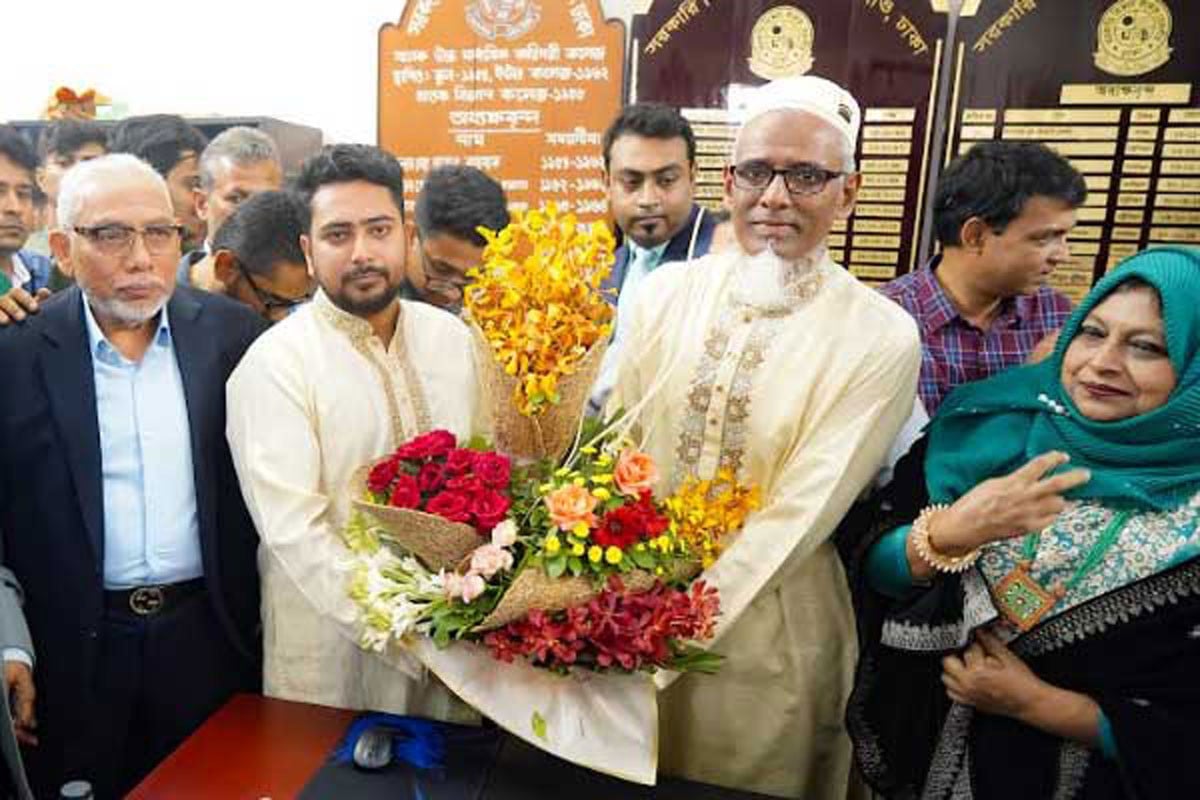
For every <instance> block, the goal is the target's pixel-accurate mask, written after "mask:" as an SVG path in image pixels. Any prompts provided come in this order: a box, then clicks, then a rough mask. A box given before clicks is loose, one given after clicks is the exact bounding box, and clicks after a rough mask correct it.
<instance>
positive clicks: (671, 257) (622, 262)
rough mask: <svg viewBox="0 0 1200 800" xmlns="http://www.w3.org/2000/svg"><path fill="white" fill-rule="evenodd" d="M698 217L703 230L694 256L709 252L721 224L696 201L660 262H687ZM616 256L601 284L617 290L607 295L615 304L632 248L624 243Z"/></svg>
mask: <svg viewBox="0 0 1200 800" xmlns="http://www.w3.org/2000/svg"><path fill="white" fill-rule="evenodd" d="M701 210H703V211H704V216H702V217H701V216H700V212H701ZM697 217H699V218H700V230H699V232H698V233H697V234H696V247H695V249H694V251H693V252H692V257H693V258H699V257H700V256H702V255H705V254H706V253H707V252H708V248H709V247H710V246H711V245H712V238H713V230H714V229H715V228H716V227H717V225H718V224H719V223H718V222H717V218H716V216H715V215H714V214H713V213H712V211H710V210H707V209H702V208H701V207H700V206H699V205H696V204H692V213H691V214H689V215H688V218H687V222H685V223H684V224H683V227H682V228H680V229H679V232H678V233H676V234H675V235H674V236H672V237H671V241H669V242H667V249H666V250H664V251H663V255H662V259H661V260H660V261H659V262H658V263H660V264H666V263H667V262H668V261H687V257H688V247H689V246H690V245H691V243H692V230H693V229H694V228H695V227H696V218H697ZM614 255H615V258H616V260H615V261H614V262H613V268H612V272H610V273H609V275H608V278H606V279H605V281H604V283H603V284H602V285H601V288H603V289H613V290H615V291H612V292H608V293H606V294H605V299H607V300H608V302H609V303H611V304H612V305H616V304H617V297H618V296H619V295H620V293H621V287H622V286H624V285H625V270H626V269H628V268H629V248H628V247H626V246H625V244H624V243H622V244H621V246H620V247H618V248H617V251H616V253H615V254H614Z"/></svg>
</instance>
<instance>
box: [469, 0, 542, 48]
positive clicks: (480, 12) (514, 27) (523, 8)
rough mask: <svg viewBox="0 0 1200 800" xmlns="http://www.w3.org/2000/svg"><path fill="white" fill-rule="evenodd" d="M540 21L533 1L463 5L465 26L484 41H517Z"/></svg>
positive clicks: (479, 0) (476, 1) (482, 1)
mask: <svg viewBox="0 0 1200 800" xmlns="http://www.w3.org/2000/svg"><path fill="white" fill-rule="evenodd" d="M541 18H542V12H541V9H540V8H538V6H537V4H536V3H534V2H533V0H473V2H471V3H470V4H468V5H467V24H468V25H470V26H471V30H473V31H475V32H476V33H478V34H479V35H480V36H482V37H483V38H484V39H487V40H488V41H495V40H497V39H519V38H521V37H522V36H524V35H525V34H527V33H529V32H530V31H531V30H533V28H534V26H536V25H537V24H538V22H539V21H540V20H541Z"/></svg>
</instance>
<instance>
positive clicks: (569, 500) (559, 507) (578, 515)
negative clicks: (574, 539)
mask: <svg viewBox="0 0 1200 800" xmlns="http://www.w3.org/2000/svg"><path fill="white" fill-rule="evenodd" d="M545 501H546V508H548V509H549V510H550V521H551V522H553V523H554V524H555V525H557V526H558V527H559V530H564V531H569V530H571V528H574V527H575V526H576V525H578V524H579V523H580V522H585V523H587V525H588V527H589V528H590V527H592V526H593V525H595V524H596V516H595V515H594V514H593V513H592V511H593V510H595V508H596V498H595V497H594V496H593V495H592V493H591V492H589V491H588V490H587V489H585V488H583V487H582V486H576V485H575V484H570V485H568V486H563V487H562V488H561V489H555V490H554V491H553V492H551V493H550V494H548V495H546V497H545Z"/></svg>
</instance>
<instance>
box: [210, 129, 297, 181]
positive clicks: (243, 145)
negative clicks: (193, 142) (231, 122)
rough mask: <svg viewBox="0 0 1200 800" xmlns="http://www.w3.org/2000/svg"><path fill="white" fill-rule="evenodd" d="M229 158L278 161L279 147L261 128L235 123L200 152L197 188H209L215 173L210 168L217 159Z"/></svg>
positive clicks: (242, 161)
mask: <svg viewBox="0 0 1200 800" xmlns="http://www.w3.org/2000/svg"><path fill="white" fill-rule="evenodd" d="M226 158H227V159H229V160H230V161H232V162H233V163H235V164H238V165H243V166H244V165H246V164H258V163H260V162H262V161H271V162H274V163H275V164H276V165H277V166H280V169H282V165H280V162H279V148H278V147H276V146H275V140H274V139H272V138H271V137H270V136H267V135H266V134H265V133H263V132H262V131H260V130H256V129H254V128H247V127H246V126H244V125H238V126H235V127H233V128H226V129H225V130H223V131H221V132H220V133H219V134H217V135H216V137H215V138H213V140H212V141H211V142H209V143H208V147H206V148H204V152H203V153H201V154H200V188H201V189H203V190H204V191H206V192H208V191H212V188H213V184H214V183H215V182H216V176H214V175H213V168H214V166H215V165H216V163H217V162H218V161H221V160H222V159H226Z"/></svg>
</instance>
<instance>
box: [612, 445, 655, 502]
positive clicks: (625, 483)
mask: <svg viewBox="0 0 1200 800" xmlns="http://www.w3.org/2000/svg"><path fill="white" fill-rule="evenodd" d="M613 480H615V481H616V482H617V488H618V489H620V490H621V494H625V495H629V496H630V497H637V496H639V495H641V493H642V492H648V491H650V490H651V489H653V488H654V484H656V483H658V465H657V464H655V463H654V459H653V458H651V457H650V456H648V455H646V454H645V453H639V452H638V451H637V450H625V451H622V453H621V455H620V457H619V458H618V459H617V466H616V468H615V469H614V470H613Z"/></svg>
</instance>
